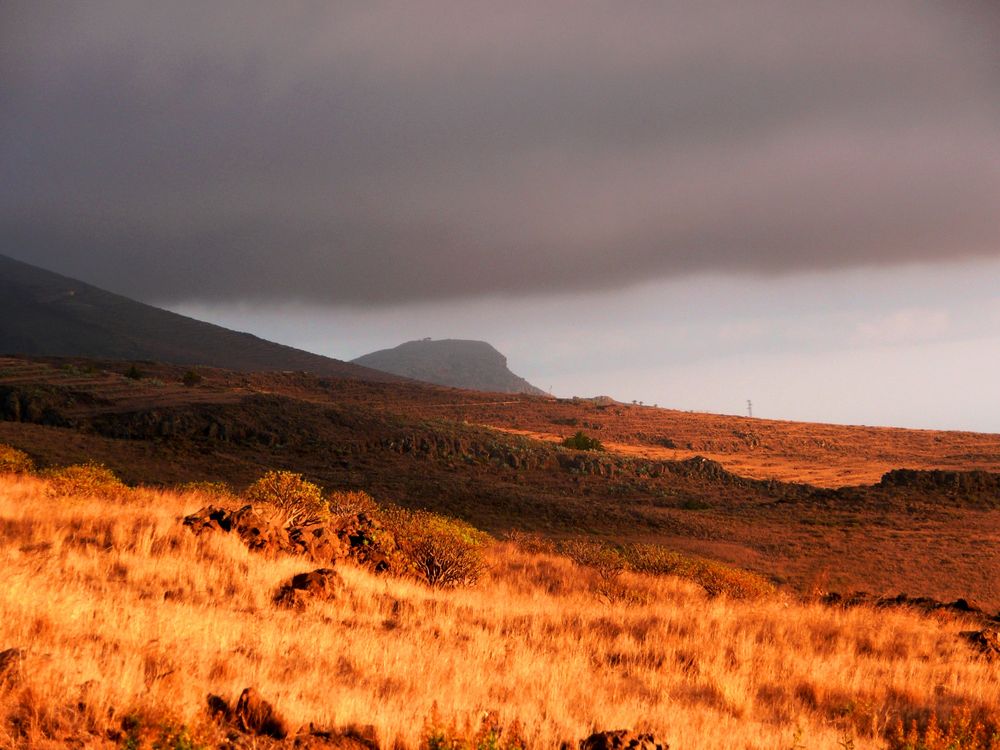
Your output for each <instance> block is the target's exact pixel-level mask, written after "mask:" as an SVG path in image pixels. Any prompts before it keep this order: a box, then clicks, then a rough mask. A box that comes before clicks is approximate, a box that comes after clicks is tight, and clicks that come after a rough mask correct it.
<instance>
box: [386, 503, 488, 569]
mask: <svg viewBox="0 0 1000 750" xmlns="http://www.w3.org/2000/svg"><path fill="white" fill-rule="evenodd" d="M378 518H379V520H380V521H381V522H382V523H383V524H384V525H385V526H386V528H387V529H388V530H389V531H391V532H392V534H393V536H394V537H395V538H396V543H397V544H398V545H399V548H400V551H401V552H402V554H403V556H404V557H405V558H406V561H407V563H408V564H409V566H410V568H411V570H412V571H413V572H414V573H415V574H416V575H417V577H419V578H420V579H422V580H424V581H425V582H426V583H427V584H428V585H430V586H434V587H437V588H446V587H449V586H471V585H473V584H475V583H476V581H478V580H479V577H480V576H481V575H482V574H483V572H484V570H485V568H486V562H485V559H484V557H483V548H484V547H485V546H486V545H487V544H488V543H489V542H490V541H491V539H492V538H491V537H490V535H489V534H487V533H485V532H483V531H480V530H479V529H477V528H475V527H474V526H470V525H469V524H467V523H465V522H464V521H459V520H457V519H454V518H448V517H446V516H440V515H438V514H437V513H431V512H429V511H423V510H418V511H411V510H404V509H402V508H388V509H385V510H383V511H381V512H380V513H379V516H378Z"/></svg>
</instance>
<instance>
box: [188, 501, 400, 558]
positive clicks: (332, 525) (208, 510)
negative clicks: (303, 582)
mask: <svg viewBox="0 0 1000 750" xmlns="http://www.w3.org/2000/svg"><path fill="white" fill-rule="evenodd" d="M183 523H184V525H185V526H186V527H187V528H189V529H191V531H192V532H193V533H195V534H202V533H206V532H208V533H214V532H223V533H233V532H235V533H236V534H239V536H240V538H241V539H242V540H243V542H244V543H245V544H246V545H247V547H249V548H250V549H251V550H254V551H255V552H260V553H263V554H269V555H276V554H290V555H303V556H305V557H308V558H310V559H311V560H313V561H314V562H317V563H320V564H325V565H329V564H331V563H334V562H336V561H337V560H342V559H345V558H352V559H353V560H355V561H356V562H358V563H359V564H361V565H364V566H365V567H368V568H370V569H372V570H374V571H375V572H376V573H382V572H387V571H391V570H394V569H396V568H397V567H399V564H398V560H399V550H398V547H397V545H396V540H395V539H394V538H393V536H392V534H391V533H389V532H388V531H387V530H386V529H385V528H384V527H383V526H382V524H381V523H379V522H378V521H377V520H375V519H374V518H372V517H370V516H368V515H367V514H365V513H358V514H356V515H348V516H340V517H336V518H333V519H332V520H330V521H327V522H323V523H309V524H302V525H299V526H289V527H287V528H286V527H282V526H279V525H277V524H275V523H272V522H271V521H270V520H268V519H267V518H266V517H265V516H264V515H263V514H261V513H259V512H258V511H257V510H256V509H255V508H254V507H253V506H252V505H244V506H243V507H242V508H239V509H238V510H234V511H229V510H225V509H223V508H217V507H215V506H211V505H210V506H208V507H205V508H202V509H201V510H199V511H198V512H197V513H192V514H191V515H189V516H186V517H185V518H184V521H183Z"/></svg>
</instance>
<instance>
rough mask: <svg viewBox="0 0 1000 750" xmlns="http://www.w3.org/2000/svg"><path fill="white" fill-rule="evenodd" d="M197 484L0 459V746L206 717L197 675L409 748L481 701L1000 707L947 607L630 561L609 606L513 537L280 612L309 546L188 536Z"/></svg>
mask: <svg viewBox="0 0 1000 750" xmlns="http://www.w3.org/2000/svg"><path fill="white" fill-rule="evenodd" d="M208 500H209V498H208V497H207V496H204V495H199V494H198V493H197V492H192V493H186V494H173V493H167V492H156V491H152V490H136V491H133V492H131V493H127V494H126V495H123V496H121V497H119V498H114V499H100V498H74V497H67V496H57V495H53V494H52V493H50V492H47V488H46V485H45V482H44V481H43V480H40V479H37V478H32V477H26V476H6V477H0V570H2V571H3V583H2V585H0V614H2V616H0V649H3V648H9V647H20V648H23V649H24V650H25V651H26V652H27V655H26V658H25V663H24V675H25V678H24V682H23V684H21V685H20V686H19V687H17V688H15V689H13V690H9V691H8V692H6V693H3V694H0V711H2V714H0V716H3V721H2V723H0V747H4V748H6V747H39V748H44V747H64V746H66V745H67V744H69V742H70V740H71V739H72V740H77V741H79V742H82V743H83V746H87V747H90V746H95V747H96V746H102V741H101V740H100V737H101V736H102V735H103V734H104V733H105V732H106V730H107V729H109V728H112V727H114V726H117V725H118V724H119V723H120V720H121V717H122V716H124V715H126V714H129V713H133V712H140V713H142V714H145V715H147V716H151V717H160V718H161V719H162V720H164V721H166V720H169V721H175V722H181V723H184V724H187V725H189V726H191V727H193V729H194V731H195V733H196V734H197V732H199V731H200V732H207V731H209V730H208V729H206V727H207V718H206V717H205V715H204V705H205V697H206V695H207V694H208V693H210V692H212V693H219V694H222V695H224V696H226V697H233V696H235V695H236V694H238V693H239V691H240V690H242V689H243V688H244V687H246V686H254V687H256V688H257V689H258V690H259V691H260V692H261V693H262V694H263V695H264V696H265V697H266V698H268V699H270V700H271V701H273V702H274V703H275V704H276V706H277V707H278V709H279V710H280V711H281V712H283V713H284V714H285V715H286V716H287V718H288V720H289V722H290V723H291V724H292V725H293V726H297V725H300V724H306V723H308V722H315V723H316V724H319V725H345V724H351V723H358V724H373V725H374V726H375V729H376V731H377V733H378V736H379V737H380V739H381V741H382V743H383V746H391V745H392V744H393V743H394V742H396V743H398V744H399V746H401V747H406V748H416V747H418V746H419V744H420V740H421V733H422V728H423V726H424V723H425V720H426V719H427V717H428V716H429V715H430V714H431V713H432V711H433V707H434V705H435V704H436V706H437V711H438V714H439V715H440V716H441V717H442V719H443V720H444V721H445V722H450V721H455V722H456V723H458V724H459V725H461V724H463V723H465V722H467V721H471V722H473V723H474V722H475V721H476V717H477V716H478V715H479V713H480V712H481V711H483V710H488V709H497V710H498V711H499V713H500V717H501V721H503V722H510V721H511V720H513V719H515V718H516V719H518V720H519V721H520V722H521V723H522V724H523V726H524V730H525V732H524V733H525V736H526V738H527V739H528V740H529V743H530V746H531V747H537V748H554V747H558V744H559V742H560V741H562V740H572V739H577V738H580V737H583V736H585V735H586V734H588V733H589V732H590V731H592V730H593V729H609V728H620V727H629V728H637V729H644V730H651V731H654V732H655V733H657V734H658V735H659V736H661V737H662V738H663V739H665V740H667V741H668V742H669V743H670V746H671V748H673V749H674V750H693V749H704V750H708V749H713V750H714V749H718V750H722V749H723V748H725V749H726V750H729V748H733V747H740V748H743V747H746V748H768V749H771V748H790V747H792V746H793V744H794V743H795V742H796V741H798V742H800V743H801V745H804V746H805V747H807V748H810V749H812V748H838V747H841V748H842V747H845V745H844V744H843V743H844V742H847V741H851V742H854V743H855V744H854V745H853V746H854V747H857V748H862V747H879V746H882V745H883V744H884V741H883V739H882V736H883V732H884V729H885V728H886V727H887V726H888V725H889V724H890V723H891V722H893V721H894V720H895V719H897V718H902V719H906V720H908V719H910V718H926V716H927V715H928V714H927V712H935V713H938V714H940V715H942V716H945V715H947V714H948V713H949V712H950V711H951V710H952V709H954V708H955V707H958V706H967V707H969V708H970V709H971V710H972V711H973V712H976V713H977V714H981V715H983V716H996V715H998V712H1000V672H998V671H997V669H996V667H995V665H991V664H989V663H987V662H985V661H982V660H981V659H979V658H978V657H975V656H974V655H973V654H972V652H971V651H970V650H969V649H968V648H967V647H966V645H965V644H964V642H963V641H961V639H959V638H958V636H957V634H958V632H959V631H960V630H962V629H965V628H967V627H968V625H967V624H966V623H963V622H962V621H960V620H950V619H928V618H925V617H921V616H918V615H916V614H911V613H907V612H898V611H896V612H874V611H871V610H864V609H858V610H849V611H843V610H834V609H827V608H823V607H821V606H818V605H808V604H802V603H798V602H796V601H794V600H792V599H790V598H785V597H782V596H780V595H779V596H774V597H771V598H768V599H765V600H760V601H754V602H737V601H731V600H728V599H726V598H715V599H710V598H708V597H707V596H706V595H705V594H704V593H703V592H701V591H700V590H699V589H698V588H696V587H695V586H694V585H693V584H690V583H688V582H685V581H681V580H679V579H672V578H643V577H638V576H626V580H627V582H628V583H629V584H630V586H631V587H632V588H633V590H634V591H635V592H636V598H637V600H638V601H633V602H631V603H624V604H623V603H618V604H607V603H604V602H602V601H600V600H599V599H597V598H596V597H595V595H594V593H593V591H594V586H595V583H596V581H595V580H594V578H593V573H592V572H590V571H588V570H586V569H580V568H576V567H575V566H574V565H573V563H571V562H570V561H568V560H567V559H564V558H559V557H549V556H544V555H527V554H525V553H522V552H519V551H517V550H516V549H515V548H513V547H512V546H509V545H497V546H496V547H495V548H493V549H492V550H491V552H490V564H491V571H490V573H489V574H488V575H487V577H486V578H485V579H484V580H482V581H481V582H480V584H479V585H478V586H477V587H475V588H470V589H459V590H448V591H440V590H431V589H428V588H426V587H424V586H422V585H420V584H418V583H416V582H412V581H404V580H397V579H390V578H381V577H376V576H374V575H372V574H370V573H368V572H366V571H364V570H361V569H357V568H352V567H348V566H341V568H340V572H341V575H342V576H343V578H344V580H345V582H346V588H347V593H346V595H344V596H343V597H341V598H340V599H338V600H336V601H333V602H325V603H314V604H312V605H311V606H310V607H309V608H308V609H307V610H306V611H305V612H302V613H295V612H287V611H283V610H278V609H275V608H274V606H273V605H272V604H271V601H270V599H271V595H272V593H273V591H274V589H275V588H276V587H277V586H278V584H279V583H280V582H282V581H283V580H284V579H286V578H288V577H289V576H290V575H292V574H294V573H297V572H301V571H303V570H307V569H309V568H310V567H314V566H310V565H309V563H308V562H306V561H304V560H302V559H301V558H291V557H281V558H277V559H265V558H262V557H259V556H255V555H253V554H251V553H249V552H248V551H247V550H246V549H245V548H244V547H243V546H242V545H241V544H240V543H239V542H238V541H237V540H236V539H234V538H223V537H212V536H204V537H195V536H193V535H191V534H189V533H188V532H187V531H186V530H184V529H183V528H182V527H181V526H180V524H179V519H180V517H181V516H182V515H183V514H185V513H187V512H191V511H193V510H196V509H197V508H199V507H200V506H202V505H204V504H206V502H208ZM12 719H13V721H12ZM796 737H798V738H799V739H798V740H795V738H796Z"/></svg>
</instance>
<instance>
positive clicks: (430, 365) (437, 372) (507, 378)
mask: <svg viewBox="0 0 1000 750" xmlns="http://www.w3.org/2000/svg"><path fill="white" fill-rule="evenodd" d="M351 361H352V362H353V363H354V364H356V365H364V366H365V367H371V368H374V369H376V370H382V371H384V372H391V373H393V374H394V375H400V376H402V377H405V378H412V379H414V380H422V381H424V382H425V383H435V384H437V385H447V386H451V387H453V388H466V389H468V390H473V391H493V392H496V393H529V394H533V395H536V396H545V395H547V394H546V393H545V391H543V390H542V389H541V388H537V387H536V386H533V385H532V384H531V383H529V382H528V381H527V380H525V379H524V378H522V377H520V376H518V375H515V374H514V373H512V372H511V371H510V370H509V369H508V368H507V358H506V357H505V356H504V355H503V354H501V353H500V352H498V351H497V350H496V349H494V348H493V347H492V346H491V345H490V344H488V343H486V342H485V341H471V340H467V339H439V340H437V341H433V340H431V339H423V340H420V341H407V342H406V343H405V344H400V345H399V346H397V347H395V348H392V349H381V350H379V351H377V352H371V353H370V354H365V355H364V356H362V357H358V358H357V359H354V360H351Z"/></svg>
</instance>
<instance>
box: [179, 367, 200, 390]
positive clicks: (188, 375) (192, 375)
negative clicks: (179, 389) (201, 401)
mask: <svg viewBox="0 0 1000 750" xmlns="http://www.w3.org/2000/svg"><path fill="white" fill-rule="evenodd" d="M181 382H182V383H183V384H184V385H186V386H187V387H188V388H193V387H194V386H196V385H198V384H199V383H200V382H201V375H199V374H198V373H197V372H195V371H194V370H188V371H187V372H185V373H184V375H183V376H181Z"/></svg>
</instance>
